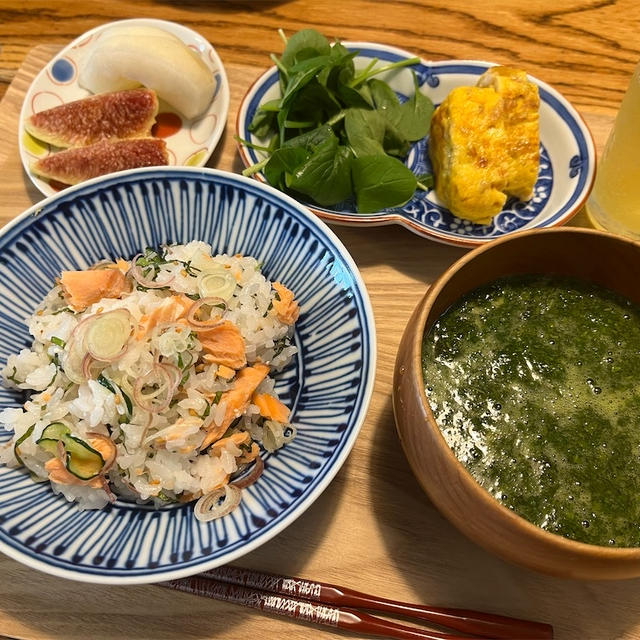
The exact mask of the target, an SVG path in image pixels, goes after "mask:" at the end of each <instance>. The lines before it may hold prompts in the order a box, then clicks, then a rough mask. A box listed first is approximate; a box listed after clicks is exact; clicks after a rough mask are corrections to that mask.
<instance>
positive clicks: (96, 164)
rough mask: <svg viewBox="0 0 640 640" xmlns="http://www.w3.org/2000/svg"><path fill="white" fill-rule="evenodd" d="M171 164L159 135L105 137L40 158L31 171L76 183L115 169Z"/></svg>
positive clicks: (42, 176)
mask: <svg viewBox="0 0 640 640" xmlns="http://www.w3.org/2000/svg"><path fill="white" fill-rule="evenodd" d="M166 164H169V156H168V153H167V146H166V144H165V141H164V140H161V139H159V138H135V139H131V140H116V141H113V142H110V141H107V140H102V141H101V142H96V143H95V144H91V145H88V146H86V147H73V148H71V149H64V150H63V151H58V152H57V153H52V154H50V155H48V156H45V157H44V158H39V159H38V160H36V161H35V162H33V163H32V164H31V171H32V172H33V173H34V174H36V175H38V176H40V177H41V178H44V179H48V180H55V181H57V182H61V183H63V184H67V185H72V184H78V183H79V182H83V181H84V180H89V179H90V178H95V177H97V176H102V175H105V174H107V173H112V172H114V171H122V170H124V169H135V168H137V167H153V166H159V165H166Z"/></svg>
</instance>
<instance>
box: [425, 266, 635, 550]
mask: <svg viewBox="0 0 640 640" xmlns="http://www.w3.org/2000/svg"><path fill="white" fill-rule="evenodd" d="M422 363H423V373H424V380H425V387H426V392H427V397H428V398H429V402H430V404H431V408H432V410H433V413H434V415H435V418H436V420H437V422H438V424H439V425H440V428H441V430H442V433H443V435H444V437H445V439H446V441H447V442H448V444H449V446H450V447H451V448H452V450H453V451H454V453H455V454H456V456H457V457H458V459H459V460H460V461H461V462H462V463H463V464H464V465H465V466H466V468H467V469H468V470H469V472H470V473H471V475H472V476H473V477H474V478H475V479H476V480H477V482H478V483H479V484H480V485H481V486H482V487H484V488H485V489H486V490H487V491H488V492H489V493H490V494H491V495H493V496H494V497H495V498H496V499H498V500H499V501H500V502H501V503H502V504H503V505H505V506H506V507H508V508H509V509H512V510H513V511H515V512H516V513H517V514H519V515H521V516H522V517H524V518H526V519H527V520H529V521H530V522H532V523H534V524H536V525H538V526H539V527H541V528H543V529H545V530H547V531H550V532H553V533H557V534H560V535H562V536H566V537H567V538H572V539H574V540H579V541H582V542H588V543H592V544H599V545H611V546H621V547H631V546H640V306H638V305H635V304H632V303H630V302H629V301H627V300H625V299H623V298H621V297H620V296H618V295H616V294H614V293H612V292H610V291H608V290H605V289H602V288H597V287H594V286H593V285H590V284H586V283H582V282H579V281H576V280H570V279H564V278H547V277H542V276H525V277H514V278H505V279H502V280H498V281H496V282H494V283H492V284H490V285H487V286H485V287H482V288H480V289H476V290H475V291H472V292H471V293H469V294H468V295H467V296H466V297H464V298H462V299H461V300H460V301H459V302H458V303H456V304H455V305H454V306H453V307H451V308H450V309H449V310H448V311H447V312H446V313H445V314H443V316H442V317H441V318H440V319H439V320H438V321H437V322H436V323H435V324H434V326H433V327H432V329H431V330H430V331H429V332H428V333H427V334H426V335H425V338H424V343H423V352H422Z"/></svg>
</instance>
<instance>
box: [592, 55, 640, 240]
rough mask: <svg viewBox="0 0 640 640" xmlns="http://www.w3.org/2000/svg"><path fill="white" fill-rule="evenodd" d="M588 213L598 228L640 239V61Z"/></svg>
mask: <svg viewBox="0 0 640 640" xmlns="http://www.w3.org/2000/svg"><path fill="white" fill-rule="evenodd" d="M587 214H588V216H589V218H590V219H591V222H592V223H593V225H594V226H595V227H598V228H600V229H604V230H606V231H611V232H612V233H617V234H619V235H624V236H627V237H629V238H632V239H634V240H640V64H639V65H638V66H636V68H635V70H634V72H633V75H632V76H631V82H630V83H629V88H628V89H627V92H626V93H625V95H624V98H623V99H622V104H621V105H620V110H619V111H618V115H617V116H616V120H615V122H614V124H613V129H612V130H611V133H610V134H609V138H608V140H607V144H606V146H605V149H604V151H603V153H602V157H601V158H600V160H599V162H598V166H597V171H596V180H595V183H594V185H593V190H592V191H591V194H590V195H589V199H588V200H587Z"/></svg>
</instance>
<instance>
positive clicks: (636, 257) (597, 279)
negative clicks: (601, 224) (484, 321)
mask: <svg viewBox="0 0 640 640" xmlns="http://www.w3.org/2000/svg"><path fill="white" fill-rule="evenodd" d="M525 273H545V274H559V275H568V276H574V277H577V278H581V279H583V280H588V281H591V282H594V283H596V284H599V285H602V286H604V287H608V288H610V289H613V290H615V291H618V292H619V293H621V294H622V295H624V296H626V297H627V298H628V299H630V300H633V301H634V302H636V303H640V287H639V286H638V280H637V277H638V276H637V274H638V273H640V243H636V242H632V241H630V240H626V239H623V238H620V237H617V236H614V235H611V234H608V233H604V232H601V231H594V230H590V229H578V228H566V227H565V228H559V229H548V230H540V229H538V230H532V231H524V232H519V233H516V234H513V235H510V236H508V237H505V238H503V239H499V240H495V241H494V242H491V243H489V244H487V245H484V246H482V247H479V248H477V249H474V250H473V251H471V252H469V253H468V254H466V255H465V256H464V257H462V258H461V259H460V260H458V261H457V262H456V263H455V264H454V265H452V266H451V267H450V268H449V269H448V270H447V271H446V272H444V274H442V276H441V277H440V278H439V279H438V280H437V281H436V282H434V284H433V285H432V286H431V287H430V288H429V290H428V291H427V293H426V295H425V296H424V298H423V299H422V300H421V302H420V303H419V304H418V306H417V307H416V309H415V311H414V313H413V315H412V317H411V319H410V320H409V323H408V325H407V327H406V329H405V332H404V335H403V337H402V341H401V343H400V348H399V351H398V356H397V360H396V366H395V373H394V383H393V409H394V414H395V419H396V425H397V430H398V434H399V436H400V440H401V442H402V446H403V449H404V452H405V455H406V457H407V459H408V461H409V464H410V466H411V468H412V470H413V473H414V474H415V476H416V478H417V479H418V482H419V483H420V484H421V486H422V488H423V489H424V491H425V492H426V493H427V495H428V496H429V498H430V499H431V501H432V502H433V503H434V505H435V506H436V507H437V508H438V509H439V510H440V511H441V512H442V513H443V515H444V516H445V517H446V518H448V519H449V520H450V521H451V522H452V523H453V524H454V525H455V526H456V527H457V528H458V529H459V530H460V531H461V532H462V533H464V534H465V535H466V536H467V537H469V538H470V539H471V540H473V541H475V542H476V543H477V544H479V545H480V546H482V547H484V548H485V549H487V550H488V551H490V552H493V553H495V554H496V555H498V556H500V557H502V558H503V559H505V560H507V561H510V562H512V563H515V564H518V565H521V566H524V567H528V568H529V569H533V570H536V571H540V572H543V573H548V574H552V575H556V576H562V577H568V578H579V579H620V578H633V577H638V576H640V548H635V547H634V548H616V547H603V546H597V545H591V544H585V543H581V542H575V541H572V540H569V539H567V538H564V537H562V536H559V535H556V534H552V533H549V532H546V531H544V530H542V529H540V528H539V527H537V526H536V525H534V524H531V523H530V522H527V521H526V520H524V519H523V518H521V517H520V516H517V515H515V514H514V513H513V512H512V511H510V510H509V509H508V508H506V507H504V506H503V505H501V504H500V503H499V502H498V501H497V500H496V499H494V498H493V497H492V496H491V495H490V494H489V493H488V492H487V491H485V490H484V489H483V488H482V487H481V486H480V485H479V484H478V483H477V482H476V481H475V480H474V479H473V478H472V476H471V475H470V474H469V473H468V472H467V470H466V469H465V468H464V466H463V465H462V464H461V463H460V462H459V461H458V460H457V458H456V456H455V455H454V453H453V452H452V451H451V449H450V448H449V446H448V445H447V443H446V441H445V439H444V437H443V436H442V434H441V432H440V429H439V427H438V425H437V424H436V422H435V419H434V417H433V414H432V413H431V409H430V407H429V403H428V401H427V397H426V394H425V390H424V383H423V376H422V368H421V358H420V356H421V349H422V339H423V335H424V333H425V331H428V330H429V329H430V328H431V326H432V324H433V323H434V321H435V320H436V319H437V318H438V317H439V316H440V315H441V314H442V313H443V312H444V311H445V310H446V309H447V308H448V307H449V306H450V305H451V304H452V303H453V302H454V301H456V300H457V299H458V298H459V297H460V296H462V295H463V294H465V293H467V292H468V291H470V290H471V289H474V288H476V287H478V286H481V285H483V284H485V283H488V282H490V281H492V280H495V279H496V278H499V277H501V276H506V275H511V274H525Z"/></svg>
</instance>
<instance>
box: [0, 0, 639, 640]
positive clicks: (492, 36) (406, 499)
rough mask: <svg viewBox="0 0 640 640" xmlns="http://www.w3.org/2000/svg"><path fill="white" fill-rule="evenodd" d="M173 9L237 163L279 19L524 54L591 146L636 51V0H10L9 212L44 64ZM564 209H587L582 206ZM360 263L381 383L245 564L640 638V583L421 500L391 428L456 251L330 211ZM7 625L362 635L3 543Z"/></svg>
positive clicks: (428, 44)
mask: <svg viewBox="0 0 640 640" xmlns="http://www.w3.org/2000/svg"><path fill="white" fill-rule="evenodd" d="M128 17H156V18H163V19H168V20H174V21H176V22H180V23H182V24H185V25H187V26H189V27H192V28H193V29H195V30H197V31H199V32H200V33H201V34H202V35H203V36H205V37H206V38H207V39H208V40H210V41H211V42H212V43H213V45H214V46H215V47H216V49H217V51H218V53H219V54H220V56H221V58H222V61H223V63H224V64H225V67H226V69H227V73H228V76H229V81H230V85H231V105H230V111H229V118H228V122H227V130H226V133H225V134H224V136H223V138H222V141H221V144H220V146H219V148H218V150H217V151H216V152H215V153H214V155H213V157H212V158H211V160H210V162H209V165H210V166H213V167H218V168H222V169H228V170H232V171H239V170H241V164H240V160H239V157H238V155H237V152H236V150H235V145H234V141H233V125H234V122H235V113H236V109H237V106H238V103H239V101H240V99H241V97H242V95H243V93H244V91H245V90H246V89H247V88H248V86H249V85H250V83H251V82H252V81H253V79H255V78H256V77H257V76H258V75H259V73H260V72H261V71H262V70H264V69H265V68H266V67H267V66H269V63H268V54H269V53H270V52H272V51H273V52H277V51H279V50H280V41H279V38H278V35H277V33H276V30H277V29H278V28H280V27H282V28H284V29H285V30H286V31H287V32H289V33H291V32H293V31H296V30H298V29H300V28H303V27H309V26H314V27H316V28H318V29H319V30H321V31H322V32H323V33H325V34H326V35H327V36H330V37H333V36H335V37H339V38H341V39H352V40H370V41H377V42H383V43H387V44H391V45H396V46H400V47H403V48H405V49H408V50H411V51H413V52H416V53H418V54H420V55H422V56H423V57H425V58H427V59H449V58H474V59H485V60H491V61H495V62H499V63H508V64H513V65H517V66H520V67H522V68H525V69H526V70H527V71H529V72H531V73H532V74H534V75H536V76H537V77H539V78H541V79H543V80H545V81H546V82H548V83H549V84H551V85H552V86H554V87H555V88H557V89H559V90H560V91H561V92H562V93H563V94H564V95H565V96H566V97H567V98H569V99H570V100H571V101H572V102H573V104H574V105H575V106H576V107H577V108H578V109H579V110H580V112H581V113H582V114H583V116H584V117H585V119H586V120H587V123H588V124H589V126H590V127H591V129H592V132H593V134H594V137H595V139H596V143H597V145H598V148H601V147H602V144H603V142H604V140H605V138H606V135H607V132H608V129H609V127H610V125H611V119H612V116H613V115H614V114H615V111H616V109H617V106H618V104H619V102H620V100H621V98H622V95H623V93H624V90H625V88H626V84H627V82H628V78H629V76H630V74H631V70H632V68H633V65H634V64H635V63H636V61H637V60H638V59H640V40H638V38H637V34H638V31H639V27H640V3H637V2H636V1H635V0H626V1H623V2H607V1H605V0H593V1H582V2H578V1H574V0H565V1H563V2H558V1H557V0H553V1H551V0H544V1H543V0H528V1H524V0H522V1H517V0H512V1H510V2H509V1H507V0H494V1H493V2H491V3H486V2H479V1H473V0H471V1H469V0H466V1H464V0H449V1H448V2H446V3H444V2H421V1H419V0H413V1H408V0H407V1H397V2H383V1H376V0H316V1H315V2H311V1H306V0H291V1H284V0H283V1H280V2H277V1H263V2H242V1H238V0H229V1H227V2H220V1H218V2H215V1H208V2H204V1H203V2H201V1H199V0H190V1H189V0H186V1H184V0H183V1H181V2H178V1H174V0H158V1H156V2H150V1H148V0H146V1H141V2H136V3H133V2H131V3H129V2H123V1H120V0H111V1H110V2H108V3H105V2H92V1H87V0H84V1H83V2H79V1H76V0H57V1H56V2H51V0H48V1H47V2H45V1H41V0H34V1H28V0H27V1H24V2H17V1H15V2H8V1H6V0H0V96H4V97H3V99H2V102H1V103H0V136H1V138H0V139H1V140H2V142H3V144H2V146H1V147H0V223H2V224H5V223H6V222H8V221H9V220H11V219H12V218H13V217H15V216H16V215H17V214H18V213H20V212H21V211H23V210H24V209H26V208H27V207H29V206H30V205H31V204H33V203H35V202H38V201H39V200H40V199H41V197H42V196H41V195H40V193H39V192H37V191H36V190H35V189H34V188H33V187H32V186H31V183H30V181H29V179H28V177H27V176H26V175H25V173H24V171H23V170H22V167H21V165H20V162H19V158H18V154H17V137H18V131H17V119H18V114H19V110H20V107H21V104H22V98H23V96H24V93H25V91H26V89H27V87H28V85H29V83H30V81H31V79H32V78H33V77H34V75H35V74H36V73H37V72H38V70H39V69H40V68H41V67H42V66H43V65H44V64H45V63H46V62H47V61H48V60H49V59H50V58H51V56H52V55H53V54H54V53H55V52H56V51H57V50H58V49H59V48H60V47H61V46H62V45H64V44H66V43H68V42H69V41H71V40H72V39H74V38H75V37H77V36H78V35H80V34H81V33H83V32H84V31H86V30H88V29H90V28H92V27H95V26H98V25H100V24H103V23H105V22H107V21H110V20H115V19H122V18H128ZM572 224H585V220H584V218H583V217H582V216H581V215H579V216H578V217H577V218H575V219H574V221H573V222H572ZM333 228H334V230H335V231H336V232H337V234H338V235H339V237H340V238H341V239H342V241H343V242H344V244H345V245H346V247H347V249H348V250H349V251H350V253H351V254H352V255H353V257H354V259H355V261H356V263H357V264H358V265H359V267H360V269H361V272H362V275H363V278H364V281H365V283H366V285H367V288H368V291H369V294H370V296H371V300H372V304H373V309H374V315H375V320H376V330H377V336H378V365H377V371H376V383H375V388H374V395H373V399H372V402H371V406H370V409H369V412H368V417H367V419H366V421H365V424H364V426H363V429H362V432H361V435H360V437H359V439H358V441H357V443H356V445H355V447H354V449H353V451H352V453H351V455H350V456H349V458H348V460H347V461H346V463H345V465H344V467H343V468H342V470H341V471H340V472H339V473H338V474H337V476H336V478H335V480H334V481H333V482H332V483H331V485H330V486H329V487H328V488H327V490H326V491H325V492H324V493H323V494H322V496H321V497H320V498H319V499H318V500H317V501H316V502H315V503H314V504H313V505H312V506H311V507H310V508H309V509H308V510H307V511H306V512H305V513H304V514H303V515H302V516H301V517H300V518H299V519H298V520H297V521H296V522H294V523H293V524H292V525H291V526H289V527H288V528H287V529H286V530H285V531H284V532H283V533H282V534H280V535H279V536H277V537H276V538H274V539H273V540H271V541H270V542H268V543H267V544H265V545H263V546H262V547H260V548H259V549H257V550H255V551H253V552H252V553H250V554H248V555H247V556H245V557H243V558H242V559H241V560H240V561H238V563H237V564H239V565H244V566H248V567H252V568H256V569H263V570H269V571H274V572H280V573H286V574H290V575H300V576H303V577H307V578H311V579H317V580H322V581H325V582H333V583H337V584H341V585H344V586H346V587H351V588H354V589H359V590H362V591H367V592H370V593H375V594H377V595H381V596H386V597H389V598H394V599H400V600H406V601H416V602H423V603H429V604H436V605H437V604H439V605H448V606H459V607H466V608H475V609H480V610H487V611H493V612H496V613H502V614H506V615H512V616H519V617H526V618H536V619H540V620H543V621H547V622H550V623H552V624H553V625H554V627H555V629H556V638H558V639H560V640H565V639H566V640H574V639H575V640H579V639H580V640H582V639H593V640H601V639H602V640H606V639H614V638H615V639H618V638H633V639H640V598H639V596H640V581H639V580H630V581H621V582H608V583H598V582H579V581H572V580H560V579H556V578H552V577H547V576H544V575H540V574H536V573H533V572H530V571H527V570H524V569H520V568H518V567H515V566H512V565H510V564H507V563H505V562H503V561H501V560H499V559H497V558H496V557H494V556H492V555H490V554H488V553H487V552H485V551H483V550H482V549H480V548H478V547H477V546H476V545H475V544H473V543H472V542H470V541H469V540H467V539H466V538H465V537H464V536H462V534H460V533H459V532H458V531H457V530H456V529H455V528H454V527H453V526H452V525H450V524H449V523H448V522H447V521H446V520H445V519H444V518H443V517H442V516H441V515H440V514H439V513H438V512H437V511H436V509H435V508H434V507H433V506H432V505H431V504H430V503H429V501H428V500H427V498H426V497H425V496H424V494H423V493H422V492H421V490H420V488H419V486H418V484H417V482H416V481H415V479H414V478H413V476H412V475H411V473H410V471H409V469H408V468H407V464H406V462H405V459H404V457H403V454H402V451H401V448H400V445H399V442H398V438H397V436H396V433H395V427H394V421H393V415H392V410H391V395H390V393H391V384H392V373H393V365H394V360H395V355H396V350H397V346H398V343H399V340H400V336H401V333H402V330H403V327H404V325H405V323H406V322H407V320H408V318H409V316H410V314H411V312H412V310H413V308H414V307H415V305H416V304H417V303H418V301H419V300H420V298H421V297H422V295H423V294H424V292H425V290H426V288H427V287H428V285H429V283H430V282H432V281H433V280H434V279H435V278H436V277H437V275H438V274H439V273H441V272H442V271H443V270H444V269H445V268H446V267H447V266H449V265H450V264H451V263H452V262H453V261H455V260H456V259H457V258H458V257H460V256H461V255H462V253H463V251H462V250H460V249H456V248H452V247H448V246H445V245H440V244H437V243H434V242H430V241H427V240H425V239H422V238H420V237H418V236H416V235H413V234H412V233H410V232H409V231H407V230H405V229H402V228H400V227H380V228H373V229H367V230H366V231H361V230H358V229H354V228H347V227H336V226H334V227H333ZM0 576H1V578H2V579H1V580H0V637H6V638H20V639H23V638H24V639H29V640H36V639H38V640H39V639H51V638H65V639H69V640H81V639H84V638H98V639H109V640H110V639H116V638H140V639H146V638H148V639H165V638H167V639H170V638H177V639H186V638H203V639H205V638H230V639H235V638H249V637H262V638H281V637H284V636H285V635H286V637H288V638H290V639H291V640H298V639H303V638H310V637H313V638H327V639H330V638H335V637H340V636H342V637H344V638H354V637H356V636H353V635H349V634H345V633H341V632H340V633H339V632H331V631H327V630H324V629H316V628H312V627H310V626H307V625H305V624H303V623H296V622H293V621H290V620H286V619H280V618H275V617H272V616H267V615H264V614H259V613H257V612H254V611H251V610H246V609H243V608H239V607H236V606H234V605H228V604H222V603H218V602H213V601H210V600H206V599H204V598H197V597H195V596H190V595H186V594H179V593H175V592H172V591H167V590H163V589H160V588H158V587H155V586H131V587H117V586H99V585H89V584H81V583H77V582H72V581H67V580H61V579H56V578H54V577H51V576H49V575H46V574H43V573H39V572H37V571H35V570H32V569H29V568H27V567H25V566H23V565H21V564H19V563H17V562H15V561H13V560H11V559H9V558H7V557H5V556H1V557H0Z"/></svg>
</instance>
